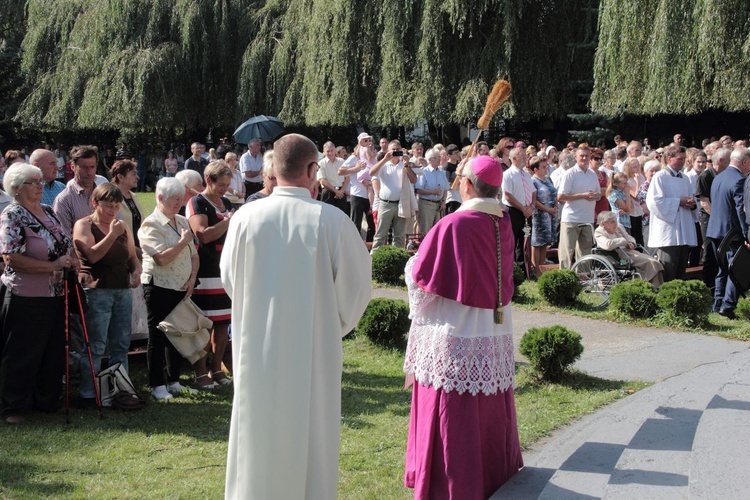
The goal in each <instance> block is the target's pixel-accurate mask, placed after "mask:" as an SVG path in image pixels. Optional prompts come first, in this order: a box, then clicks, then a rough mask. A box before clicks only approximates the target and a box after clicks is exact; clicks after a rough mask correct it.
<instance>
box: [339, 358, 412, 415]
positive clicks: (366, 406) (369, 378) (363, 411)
mask: <svg viewBox="0 0 750 500" xmlns="http://www.w3.org/2000/svg"><path fill="white" fill-rule="evenodd" d="M410 405H411V390H406V389H404V377H400V376H399V377H396V376H387V375H373V374H372V373H366V372H347V371H344V375H343V377H342V390H341V417H342V419H343V422H344V423H345V424H346V425H348V426H349V427H351V428H353V429H361V428H365V427H372V424H370V423H368V422H367V420H366V419H365V418H364V417H366V416H368V415H379V414H387V415H394V416H406V415H408V414H409V409H410Z"/></svg>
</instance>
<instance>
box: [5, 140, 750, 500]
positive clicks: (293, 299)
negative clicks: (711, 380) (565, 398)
mask: <svg viewBox="0 0 750 500" xmlns="http://www.w3.org/2000/svg"><path fill="white" fill-rule="evenodd" d="M321 149H322V151H321ZM190 151H191V153H192V155H191V156H189V157H187V158H182V157H181V156H179V155H175V154H174V152H169V153H168V154H167V156H166V158H165V159H164V160H163V165H162V166H163V168H162V169H161V170H160V173H159V175H158V177H157V179H156V182H155V183H154V186H153V191H154V196H155V198H156V207H155V209H154V211H153V213H151V214H146V213H144V211H143V208H142V206H141V205H140V202H139V201H138V197H137V196H135V195H134V193H135V192H136V191H137V190H144V189H147V188H149V187H150V186H149V185H148V184H147V185H143V184H142V179H143V177H142V168H141V165H140V163H139V161H138V158H137V155H133V154H132V153H129V152H128V151H127V150H126V149H124V148H120V149H119V150H118V151H117V152H116V153H114V154H113V155H112V158H113V161H112V162H111V164H108V165H107V167H108V168H107V171H106V172H105V173H106V176H102V174H101V171H99V170H98V169H99V166H100V165H101V163H102V161H101V160H102V158H101V157H100V154H99V151H98V149H97V148H96V147H93V146H76V147H74V148H72V149H71V151H70V155H69V157H68V155H66V154H65V153H62V154H61V153H60V152H59V151H57V152H55V151H51V150H49V149H44V148H41V149H37V150H34V151H33V152H31V154H30V155H29V156H28V157H25V156H24V154H23V153H22V152H19V151H13V150H11V151H8V152H7V153H6V155H5V160H6V165H5V168H4V170H3V172H4V177H3V186H4V189H5V191H4V192H0V209H2V215H0V253H2V255H3V261H4V270H3V274H2V290H1V291H0V296H1V297H2V308H1V309H0V324H2V335H1V337H0V415H1V416H2V418H3V419H4V421H5V422H6V423H8V424H16V423H20V422H22V421H23V419H24V415H25V414H26V413H27V412H28V411H30V410H40V411H48V412H51V411H55V409H56V408H57V405H58V401H59V398H60V391H61V384H60V381H61V377H62V374H63V372H64V363H65V360H64V356H63V348H64V341H65V338H66V337H69V339H70V340H69V341H70V342H71V348H72V350H73V351H74V352H76V353H77V354H78V355H79V356H78V358H76V360H77V361H76V362H77V363H78V364H79V365H80V374H81V382H80V388H79V392H80V405H81V406H83V407H86V406H94V405H97V401H96V374H97V373H98V372H99V371H100V370H101V369H102V366H101V363H102V358H103V357H104V356H105V355H108V357H109V363H110V364H112V363H115V362H119V363H121V364H122V366H123V367H124V369H125V370H127V369H128V361H127V352H128V346H129V343H130V338H131V334H132V332H133V331H134V330H136V329H138V327H137V326H136V323H137V322H138V321H144V320H145V321H144V323H145V324H144V326H143V328H144V329H146V330H147V331H148V347H147V361H148V381H149V382H148V383H149V385H150V387H151V396H152V397H153V398H154V399H155V400H158V401H164V400H169V399H172V398H173V397H175V396H179V395H186V394H191V393H195V392H197V390H200V389H203V390H210V389H213V388H216V387H218V386H220V385H229V384H233V383H234V386H235V400H234V406H233V417H232V425H231V430H230V447H229V466H228V470H227V492H228V493H227V494H228V496H238V497H241V496H244V495H245V494H246V493H247V492H249V491H254V492H256V493H258V492H259V493H260V494H262V493H263V492H264V491H284V492H288V493H289V494H290V496H298V495H296V493H298V492H299V491H308V492H310V491H315V492H317V493H319V494H320V496H331V494H332V495H333V496H335V477H336V476H335V471H336V467H335V466H336V464H337V463H338V462H337V460H336V456H337V454H336V450H337V449H338V435H339V434H338V426H339V420H340V377H341V356H340V354H341V344H340V342H341V338H342V337H343V336H344V335H346V334H347V333H348V332H349V331H350V330H351V329H352V328H353V326H354V325H355V324H356V322H357V320H358V318H359V316H360V315H361V314H362V312H363V311H364V307H365V306H366V305H367V301H368V300H369V297H370V287H371V285H370V266H371V264H370V259H369V257H368V256H367V251H368V250H370V251H375V250H376V249H377V248H379V247H381V246H383V245H387V244H392V245H396V246H399V247H406V248H411V249H413V250H416V255H415V256H414V257H413V258H412V259H411V260H410V261H409V263H408V265H407V268H406V272H405V276H406V282H407V285H408V289H409V298H410V305H411V311H412V325H411V330H410V333H409V339H408V346H407V350H406V362H405V366H404V369H405V372H406V373H407V379H408V381H409V382H410V384H411V385H412V387H413V389H412V391H413V392H412V414H411V419H410V424H409V437H408V443H407V455H406V475H405V484H406V485H407V486H408V487H411V488H414V489H415V495H417V496H419V497H429V496H431V495H438V496H439V495H440V494H442V493H441V492H449V493H450V495H452V496H454V497H457V498H485V497H487V496H488V495H489V494H491V493H492V492H493V491H494V490H495V489H497V488H498V487H499V486H500V485H501V484H502V483H503V482H505V481H506V480H507V479H508V478H509V477H510V476H511V475H513V474H514V473H515V472H516V471H517V470H518V468H519V467H521V466H522V459H521V454H520V447H519V444H518V433H517V424H516V417H515V408H514V402H513V342H512V331H511V326H510V325H511V324H512V323H511V315H512V311H511V308H510V305H509V302H510V297H511V296H512V291H513V280H512V275H513V264H514V262H515V263H519V264H521V265H522V267H524V268H525V269H527V272H528V275H529V277H530V278H533V277H536V276H538V275H539V274H540V273H541V271H542V266H543V265H544V264H545V263H547V262H548V261H549V260H548V257H549V256H550V255H548V253H549V249H550V248H551V247H555V246H556V247H557V248H558V257H559V263H560V266H561V267H563V268H569V267H571V266H572V265H573V264H574V263H575V261H576V260H577V259H580V258H581V257H582V256H583V255H586V254H588V253H590V252H591V251H592V248H593V247H594V246H598V247H601V248H602V249H604V250H614V251H619V252H620V253H621V254H622V255H623V256H625V257H626V258H627V259H629V260H631V261H632V263H633V265H634V266H635V267H636V268H637V269H638V270H639V272H640V274H641V276H642V277H643V278H644V279H647V280H649V281H651V282H652V283H653V284H654V285H655V286H657V287H658V286H660V285H661V283H662V282H664V281H669V280H672V279H677V278H681V277H683V276H684V275H685V271H686V268H687V266H688V265H689V263H694V264H695V265H698V264H699V263H700V264H703V266H704V267H703V273H704V280H705V281H706V284H707V285H708V286H709V287H710V288H711V289H713V290H714V293H715V302H714V308H715V310H716V311H717V312H719V313H721V314H723V315H725V316H728V317H733V316H734V308H735V307H736V304H737V295H738V291H737V290H736V289H735V287H734V285H733V283H732V281H731V280H729V279H728V277H727V275H726V271H724V270H722V269H719V268H718V266H717V265H716V249H717V248H718V246H719V243H720V242H721V240H722V239H723V237H724V236H725V235H726V234H728V233H729V232H731V231H732V230H734V229H737V230H738V231H739V232H740V234H741V236H743V237H745V238H746V237H747V224H748V220H747V217H746V214H750V207H746V204H747V203H750V196H746V195H745V193H746V191H747V190H748V189H750V183H748V182H747V181H746V177H747V174H748V173H750V150H748V149H747V148H746V146H745V144H744V143H743V142H742V141H737V142H733V141H732V140H731V138H728V137H724V138H722V139H720V140H719V141H713V142H711V141H708V142H707V143H706V144H705V145H704V146H703V147H702V148H701V149H697V148H690V149H686V148H685V147H684V146H683V145H682V137H681V136H680V135H679V134H678V135H677V136H675V137H674V141H673V142H672V143H671V144H669V145H667V146H666V147H664V148H658V149H655V150H650V149H648V148H647V147H644V145H643V144H641V143H640V142H638V141H631V142H629V143H623V142H620V141H619V140H618V141H616V143H615V147H614V148H606V147H605V146H604V145H603V144H597V145H596V146H591V145H589V144H586V143H583V144H576V143H569V144H567V145H566V146H565V147H564V148H560V149H559V150H558V149H557V148H556V147H555V146H552V145H549V144H546V142H542V143H540V144H538V145H537V146H533V145H531V146H528V145H527V144H525V143H523V142H521V141H516V140H515V139H513V138H510V137H504V138H502V139H501V140H500V141H499V142H498V143H497V145H496V146H495V147H494V148H492V147H490V145H488V144H487V143H486V142H479V143H477V145H476V148H474V149H473V150H472V149H471V148H470V147H468V146H467V147H464V148H459V147H458V146H456V145H453V144H451V145H448V146H445V147H444V146H443V145H441V144H434V145H432V147H430V148H428V149H426V150H425V147H424V145H423V144H422V143H418V142H417V143H413V144H411V145H410V147H408V148H407V147H404V145H403V144H402V143H401V142H400V141H398V140H389V139H388V138H385V137H381V138H380V139H379V141H378V146H377V147H376V146H375V141H374V138H373V137H372V136H371V135H370V134H368V133H366V132H363V133H361V134H359V136H358V137H357V138H356V145H355V147H354V150H353V152H352V153H351V154H350V153H348V151H347V149H346V147H342V146H338V147H337V146H336V144H334V143H333V142H330V141H329V142H326V143H325V144H323V146H322V148H318V147H316V146H315V145H314V143H312V141H310V140H309V139H307V138H305V137H303V136H300V135H296V134H290V135H287V136H284V137H283V138H281V139H279V140H278V141H277V142H276V143H275V144H274V147H273V148H272V149H269V150H268V151H266V152H265V153H264V152H263V147H262V143H261V141H259V140H252V141H250V143H249V144H248V145H247V150H246V151H245V152H244V153H242V154H240V155H238V154H237V152H236V150H235V149H234V148H230V147H226V148H222V147H218V148H217V149H216V150H214V151H209V152H208V154H206V148H205V146H204V145H203V144H201V143H199V142H195V143H193V144H192V145H191V147H190ZM110 153H111V151H108V152H107V155H105V156H109V155H110ZM61 158H62V159H66V160H67V158H69V161H70V164H71V168H70V170H71V172H72V176H71V178H70V179H69V180H67V182H65V183H63V182H61V181H60V180H58V179H62V180H65V177H62V178H61V177H60V160H61ZM105 163H106V162H105ZM63 170H66V167H65V168H63ZM316 199H317V200H319V202H318V201H316ZM259 200H262V201H259ZM320 202H322V203H320ZM348 221H351V222H348ZM468 241H471V244H470V245H467V244H465V242H468ZM740 244H742V241H741V239H739V240H737V242H735V243H733V244H732V246H731V247H730V249H729V250H728V253H727V255H728V256H729V257H731V255H732V254H733V252H735V251H736V249H737V248H738V245H740ZM529 246H530V247H531V251H530V252H529V251H528V247H529ZM71 275H72V276H73V278H74V281H75V282H77V284H80V286H81V287H82V290H83V294H84V296H85V301H86V303H87V310H86V312H85V313H84V314H78V313H80V312H81V311H80V310H79V309H76V308H75V307H72V308H70V309H71V310H70V312H69V311H66V310H65V297H66V295H67V296H68V299H69V300H73V299H75V298H76V296H75V295H72V296H71V295H70V293H74V292H70V289H69V288H68V286H69V281H70V280H68V279H67V278H68V277H70V276H71ZM68 292H70V293H68ZM188 298H190V299H191V301H186V300H185V299H188ZM186 303H191V304H194V305H195V306H196V309H195V310H196V311H198V312H197V313H195V312H191V311H193V310H192V309H190V310H188V311H186V310H185V304H186ZM40 310H43V311H45V312H48V314H44V315H41V314H38V311H40ZM292 310H294V311H295V314H289V311H292ZM177 311H179V313H180V314H181V315H183V316H184V315H185V314H187V315H190V314H193V315H195V314H199V315H200V316H202V317H203V316H205V317H206V318H208V319H210V320H211V327H210V328H209V330H210V333H209V334H207V337H206V341H205V347H202V348H200V349H199V350H198V352H187V351H186V349H185V346H184V345H182V344H181V343H180V342H179V341H176V340H175V339H174V338H173V337H171V336H170V335H169V334H168V332H166V330H165V328H164V327H163V326H164V323H165V322H167V323H169V322H173V321H174V319H173V318H174V317H175V316H176V315H177ZM34 312H37V314H35V313H34ZM66 317H69V319H70V321H69V329H70V331H69V335H67V336H66V334H65V332H64V329H65V328H66V321H65V318H66ZM84 326H86V327H87V328H84ZM304 332H307V333H305V334H304V335H303V333H304ZM84 337H88V339H87V340H88V342H86V343H84V342H83V339H84ZM85 344H88V347H89V348H90V351H91V356H88V353H86V355H84V350H85V349H84V348H85ZM332 353H333V354H332ZM186 360H187V361H188V362H189V364H190V365H191V366H192V370H193V371H194V384H193V385H194V387H186V386H183V385H182V384H181V382H180V373H181V368H182V365H183V364H184V362H185V361H186ZM235 367H236V369H235ZM302 381H306V382H305V383H300V382H302ZM322 401H326V402H327V403H326V404H325V405H321V402H322ZM301 418H302V419H307V420H306V422H307V423H306V424H305V425H307V424H309V427H305V426H304V425H300V424H299V419H301ZM249 422H250V423H249ZM247 425H250V426H251V427H246V426H247ZM292 430H294V432H291V431H292ZM303 431H304V432H303ZM281 435H287V436H289V438H288V439H286V438H285V439H283V440H282V441H283V442H282V443H279V442H274V443H271V442H269V441H268V438H269V436H276V437H278V436H281ZM436 442H440V443H442V444H441V445H440V446H435V445H434V443H436ZM300 443H303V444H300ZM472 443H480V444H481V446H478V447H477V446H474V445H473V444H472ZM482 443H486V444H487V446H486V447H485V445H484V444H482ZM287 445H288V446H287ZM438 448H439V449H438ZM300 450H306V451H304V452H301V451H300ZM248 457H249V458H248ZM300 457H301V458H300ZM452 457H461V458H460V460H458V461H456V460H455V459H454V458H452ZM247 460H250V462H252V463H261V462H262V463H265V464H267V466H264V467H257V468H254V469H253V470H252V471H248V470H246V469H243V468H242V467H243V466H242V464H244V463H246V462H247ZM290 464H294V467H292V469H294V470H292V471H290V470H289V466H290ZM297 474H300V475H299V476H298V475H297ZM267 488H272V490H271V489H267ZM312 496H316V495H312Z"/></svg>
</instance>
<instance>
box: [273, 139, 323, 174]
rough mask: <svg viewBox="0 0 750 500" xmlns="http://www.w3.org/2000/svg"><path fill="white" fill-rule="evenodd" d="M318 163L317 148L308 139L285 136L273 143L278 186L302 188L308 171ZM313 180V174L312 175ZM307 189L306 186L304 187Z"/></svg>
mask: <svg viewBox="0 0 750 500" xmlns="http://www.w3.org/2000/svg"><path fill="white" fill-rule="evenodd" d="M317 161H318V148H317V147H316V146H315V143H313V142H312V141H311V140H310V139H308V138H307V137H305V136H304V135H300V134H289V135H285V136H284V137H282V138H281V139H279V140H278V141H276V142H274V143H273V166H274V170H275V171H276V177H278V179H279V185H284V184H286V185H295V186H302V185H303V184H300V182H301V181H306V180H307V179H308V176H309V170H310V169H311V168H313V169H315V166H314V165H313V164H314V163H315V162H317ZM312 175H313V178H314V177H315V172H313V173H312ZM305 187H307V186H305Z"/></svg>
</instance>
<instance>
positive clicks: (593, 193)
mask: <svg viewBox="0 0 750 500" xmlns="http://www.w3.org/2000/svg"><path fill="white" fill-rule="evenodd" d="M590 160H591V151H590V150H589V148H588V147H587V146H583V147H579V148H578V149H577V150H576V164H575V166H574V167H572V168H571V169H570V170H567V171H566V172H565V173H564V174H562V177H561V178H560V188H559V189H558V192H557V201H559V202H560V203H565V204H564V205H563V208H562V213H561V215H560V245H559V258H560V268H561V269H570V267H571V266H572V265H573V262H575V259H580V258H581V257H583V256H584V255H588V254H590V253H591V247H592V246H593V243H594V212H595V207H596V202H597V201H598V200H599V198H601V196H602V192H601V188H600V187H599V178H598V177H597V176H596V173H595V172H594V171H593V170H591V169H589V163H590Z"/></svg>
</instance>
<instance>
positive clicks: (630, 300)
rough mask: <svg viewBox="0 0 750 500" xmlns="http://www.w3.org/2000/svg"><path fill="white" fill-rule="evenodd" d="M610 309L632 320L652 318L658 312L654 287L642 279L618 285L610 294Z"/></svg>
mask: <svg viewBox="0 0 750 500" xmlns="http://www.w3.org/2000/svg"><path fill="white" fill-rule="evenodd" d="M609 308H610V309H611V310H613V311H615V312H617V313H623V314H626V315H628V316H630V317H631V318H650V317H651V316H653V315H654V313H655V312H656V290H655V289H654V285H652V284H651V283H649V282H648V281H645V280H642V279H634V280H632V281H622V282H620V283H618V284H616V285H615V286H614V287H613V288H612V290H610V292H609Z"/></svg>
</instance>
